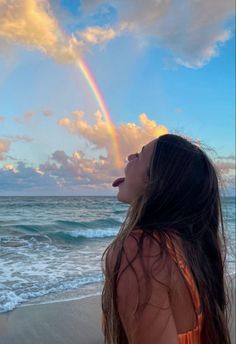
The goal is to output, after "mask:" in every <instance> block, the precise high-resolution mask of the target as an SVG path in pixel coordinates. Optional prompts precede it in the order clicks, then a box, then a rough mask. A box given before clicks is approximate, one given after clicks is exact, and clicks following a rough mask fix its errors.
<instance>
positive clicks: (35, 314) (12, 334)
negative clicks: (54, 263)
mask: <svg viewBox="0 0 236 344" xmlns="http://www.w3.org/2000/svg"><path fill="white" fill-rule="evenodd" d="M230 290H231V304H232V317H231V321H230V324H229V327H230V332H231V338H232V344H234V343H235V275H234V278H233V287H232V286H230ZM100 319H101V296H100V295H96V296H90V297H87V298H84V299H80V300H72V301H63V302H56V303H49V304H39V305H28V306H24V307H19V308H17V309H14V310H13V311H10V312H6V313H2V314H0V333H1V337H0V343H1V344H65V343H66V344H102V343H103V335H102V332H101V328H100Z"/></svg>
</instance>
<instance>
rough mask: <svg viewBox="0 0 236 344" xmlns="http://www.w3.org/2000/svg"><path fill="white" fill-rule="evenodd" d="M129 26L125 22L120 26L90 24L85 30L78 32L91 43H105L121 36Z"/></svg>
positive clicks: (83, 39)
mask: <svg viewBox="0 0 236 344" xmlns="http://www.w3.org/2000/svg"><path fill="white" fill-rule="evenodd" d="M126 28H127V25H126V24H125V23H123V24H121V25H120V26H119V27H118V28H116V29H114V28H111V27H106V28H103V27H100V26H90V27H87V28H86V29H85V30H84V31H81V32H78V33H77V35H78V36H79V38H80V39H81V40H82V41H83V42H85V43H89V44H92V45H93V44H99V45H101V44H104V43H107V42H109V41H111V40H112V39H114V38H117V37H119V36H120V35H121V34H122V33H123V32H124V31H125V30H126Z"/></svg>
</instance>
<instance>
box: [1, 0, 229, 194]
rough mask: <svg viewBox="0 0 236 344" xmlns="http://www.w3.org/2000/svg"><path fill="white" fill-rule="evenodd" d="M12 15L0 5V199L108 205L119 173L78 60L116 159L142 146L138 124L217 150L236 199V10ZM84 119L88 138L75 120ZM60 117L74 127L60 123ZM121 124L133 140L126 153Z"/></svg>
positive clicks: (139, 5) (87, 7)
mask: <svg viewBox="0 0 236 344" xmlns="http://www.w3.org/2000/svg"><path fill="white" fill-rule="evenodd" d="M14 4H15V8H13V7H14V6H13V7H12V9H11V10H12V11H13V13H12V16H11V15H9V17H8V15H7V13H8V14H9V11H8V12H7V10H8V9H9V8H8V2H7V1H3V2H2V4H1V5H0V17H2V18H4V20H2V24H0V181H1V185H2V190H0V195H15V194H19V195H28V194H29V195H47V194H52V195H69V194H76V195H77V194H78V195H79V194H115V191H114V190H112V188H111V182H112V180H113V179H114V177H116V176H119V175H120V173H121V171H120V170H119V169H117V168H116V166H114V164H113V162H112V161H111V159H112V155H113V154H112V153H113V152H112V151H111V148H110V146H111V142H110V138H108V139H107V141H104V140H103V139H101V133H102V128H104V125H105V124H104V123H100V124H99V123H97V122H96V119H95V117H94V114H95V113H96V111H99V110H100V111H101V109H100V107H99V104H98V102H97V101H96V99H95V97H94V94H93V92H92V91H91V88H90V87H89V85H88V83H87V82H86V80H85V77H84V75H83V74H82V72H81V70H79V69H78V68H77V67H76V63H75V62H76V61H75V60H76V59H77V58H80V57H82V58H83V59H84V61H85V62H86V63H87V65H88V66H89V69H90V72H91V74H92V75H93V77H94V79H95V80H96V82H97V85H98V87H99V89H100V92H101V93H102V94H103V98H104V100H105V102H106V104H107V107H108V109H109V111H110V114H111V117H112V120H113V123H114V125H115V126H116V128H117V132H118V133H119V138H120V145H121V151H122V156H123V157H125V156H127V154H129V153H131V151H132V150H138V149H140V148H141V147H142V145H143V144H145V143H146V142H145V140H144V136H143V137H140V139H139V140H137V139H135V136H134V135H135V131H137V130H140V132H141V131H142V132H145V130H148V129H145V128H147V127H148V125H147V126H145V125H144V127H142V126H143V124H141V123H140V119H139V116H140V114H143V113H144V114H146V116H147V120H146V124H148V123H149V122H150V121H154V122H155V128H156V130H161V126H163V127H164V128H166V130H168V132H178V133H179V134H184V135H186V136H188V137H191V138H193V139H197V140H200V141H201V142H203V143H204V144H207V145H209V146H210V147H212V148H213V149H215V151H216V153H217V155H218V156H217V157H214V159H215V162H216V164H217V166H218V167H219V168H220V169H221V171H222V174H223V175H224V178H225V181H226V184H227V189H228V191H229V193H230V194H232V193H233V190H234V188H235V184H234V175H235V167H234V161H235V160H234V159H235V129H234V128H235V96H234V93H235V77H234V75H235V64H234V61H235V42H234V38H235V37H234V26H235V24H234V16H233V14H234V13H233V8H234V6H233V2H232V4H231V5H230V2H229V3H227V4H225V5H223V4H222V2H220V1H216V2H215V5H214V8H212V4H211V1H210V0H209V1H199V2H193V3H192V4H191V5H189V2H185V1H184V2H183V4H185V5H186V6H185V7H183V8H182V9H181V8H179V6H178V4H177V2H176V1H172V2H170V3H169V4H168V5H166V4H165V3H164V2H160V8H156V7H155V6H154V1H152V0H149V1H147V2H145V4H146V6H143V2H142V1H136V2H135V1H133V0H130V1H128V2H126V3H125V2H124V1H120V2H117V1H115V0H114V1H107V2H106V1H102V0H100V1H92V0H89V1H85V2H80V1H65V0H64V1H60V2H58V1H46V0H45V3H43V2H41V4H40V3H39V2H38V1H36V0H23V1H15V2H14ZM125 4H126V5H127V4H128V6H126V5H125ZM187 4H188V6H187ZM140 14H142V16H140ZM153 17H154V20H153ZM32 18H33V19H32ZM20 19H23V20H24V21H25V23H26V24H25V27H22V26H21V25H22V24H21V22H20ZM13 24H14V27H15V30H13V29H12V27H13ZM81 111H82V112H83V113H84V114H83V120H84V121H85V122H86V123H87V131H86V132H84V131H83V130H82V129H81V128H82V126H81V117H80V119H78V118H79V117H76V120H75V115H73V113H74V112H81ZM73 116H74V117H73ZM65 118H67V119H68V121H69V122H70V126H66V125H65V124H60V123H62V122H60V120H62V119H65ZM76 121H80V122H76ZM148 121H149V122H148ZM63 123H65V122H63ZM128 123H134V124H135V129H134V130H133V131H132V130H130V131H129V134H128V137H127V138H126V139H127V140H128V141H129V142H130V145H128V148H127V144H126V145H125V142H124V135H125V134H124V133H127V128H128ZM96 124H97V126H98V130H96V128H95V126H96ZM99 128H100V129H99ZM105 128H106V126H105ZM99 130H100V132H99ZM103 130H104V129H103ZM89 133H90V134H89ZM91 133H92V134H91ZM152 135H153V133H152V132H146V133H145V138H146V137H150V139H151V138H152ZM122 140H123V141H122ZM76 152H77V153H76ZM101 156H102V157H105V158H106V159H105V160H103V162H102V159H101ZM104 161H105V162H104ZM98 174H102V175H103V178H98V179H96V177H95V175H98Z"/></svg>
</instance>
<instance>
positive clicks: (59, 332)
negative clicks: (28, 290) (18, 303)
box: [0, 295, 103, 344]
mask: <svg viewBox="0 0 236 344" xmlns="http://www.w3.org/2000/svg"><path fill="white" fill-rule="evenodd" d="M100 322H101V306H100V297H99V296H98V295H97V296H90V297H86V298H84V299H80V300H77V301H76V300H74V301H64V302H56V303H51V304H46V305H45V304H43V305H42V304H38V305H29V306H26V307H19V308H16V309H14V310H12V311H9V312H5V313H1V314H0V335H1V339H0V342H1V344H33V343H34V344H65V343H66V344H102V343H103V335H102V331H101V328H100Z"/></svg>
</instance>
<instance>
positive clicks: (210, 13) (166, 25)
mask: <svg viewBox="0 0 236 344" xmlns="http://www.w3.org/2000/svg"><path fill="white" fill-rule="evenodd" d="M104 3H105V1H87V0H86V1H85V0H84V1H83V8H84V10H85V13H89V12H91V11H94V10H96V9H98V8H99V5H101V6H103V5H104ZM109 3H110V4H112V5H113V6H114V7H115V8H116V10H117V12H118V16H119V20H120V23H124V24H125V25H126V30H127V31H129V32H130V33H131V34H132V35H133V36H134V37H136V39H137V40H138V41H139V42H142V44H144V45H146V44H147V43H148V42H149V41H151V42H155V43H156V44H157V45H158V46H160V47H162V48H167V49H168V50H170V51H171V52H172V54H173V56H174V59H175V61H176V62H177V63H179V64H181V65H184V66H185V67H188V68H200V67H202V66H204V65H205V64H206V63H208V62H209V61H210V60H211V59H212V58H213V57H214V56H217V55H218V51H219V47H220V46H221V45H222V44H224V43H225V42H226V41H227V40H229V39H230V38H231V36H232V31H233V28H232V29H230V28H226V27H225V26H226V24H225V23H226V21H227V20H228V19H230V18H232V17H233V16H234V12H235V3H234V0H227V1H222V0H198V1H188V0H184V1H181V2H180V1H178V0H160V1H156V0H146V1H143V0H129V1H128V2H127V1H124V0H119V1H117V0H113V1H110V2H109Z"/></svg>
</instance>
